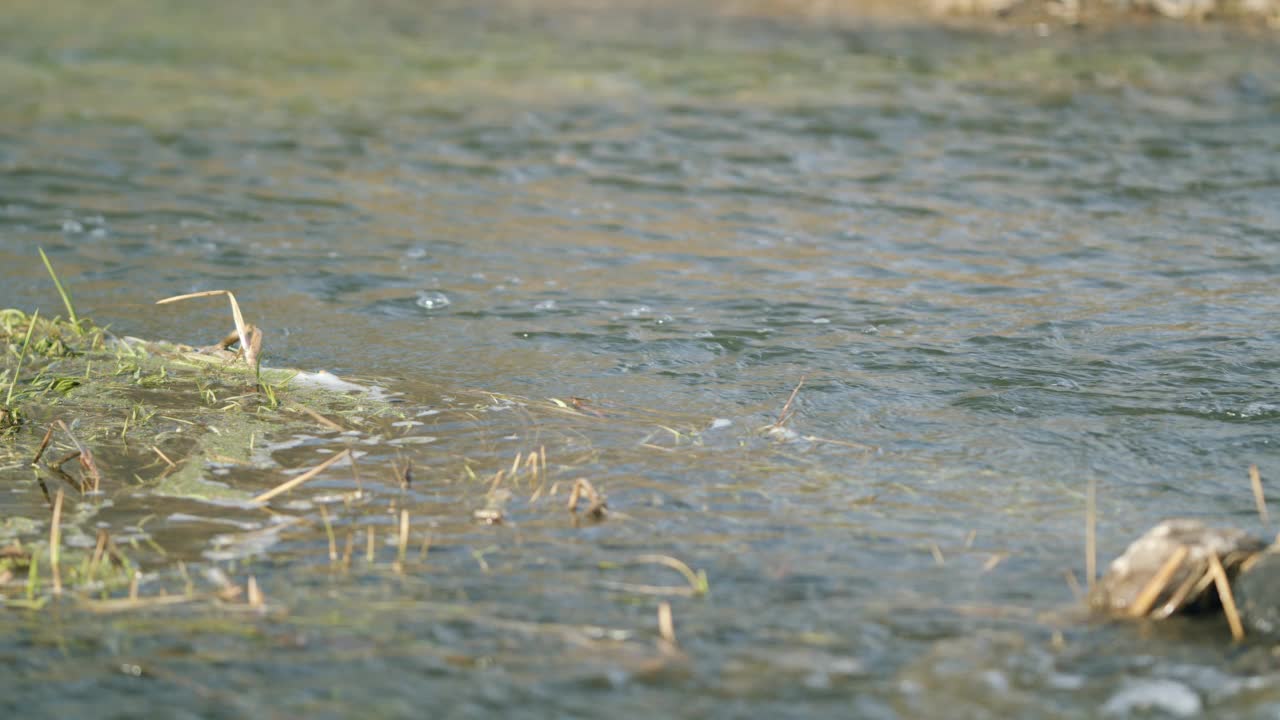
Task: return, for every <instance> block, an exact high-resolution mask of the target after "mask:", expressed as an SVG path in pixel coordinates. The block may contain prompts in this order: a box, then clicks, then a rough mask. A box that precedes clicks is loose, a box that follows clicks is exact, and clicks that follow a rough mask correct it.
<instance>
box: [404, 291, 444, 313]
mask: <svg viewBox="0 0 1280 720" xmlns="http://www.w3.org/2000/svg"><path fill="white" fill-rule="evenodd" d="M413 304H414V305H417V306H418V307H420V308H423V309H424V310H440V309H441V308H446V307H448V306H449V305H451V304H452V303H451V302H450V300H449V297H448V296H447V295H445V294H444V293H442V292H438V291H435V290H419V291H418V299H417V300H415V301H414V303H413Z"/></svg>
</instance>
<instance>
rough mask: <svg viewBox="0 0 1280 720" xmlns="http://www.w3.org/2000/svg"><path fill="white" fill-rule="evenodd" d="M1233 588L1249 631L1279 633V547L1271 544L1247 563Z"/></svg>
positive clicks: (1241, 617)
mask: <svg viewBox="0 0 1280 720" xmlns="http://www.w3.org/2000/svg"><path fill="white" fill-rule="evenodd" d="M1232 591H1233V592H1234V593H1235V596H1236V605H1237V606H1238V607H1239V609H1240V619H1241V621H1243V622H1244V625H1245V627H1246V628H1247V629H1248V631H1249V632H1251V633H1257V634H1259V635H1272V636H1274V635H1276V634H1280V547H1277V546H1272V547H1271V548H1268V549H1267V551H1266V552H1264V553H1262V554H1261V555H1258V556H1256V557H1255V558H1254V559H1253V560H1251V561H1250V562H1249V563H1246V565H1245V566H1244V568H1243V571H1242V572H1241V573H1240V577H1239V578H1237V579H1236V582H1235V583H1234V584H1233V585H1232Z"/></svg>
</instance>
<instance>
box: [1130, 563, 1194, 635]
mask: <svg viewBox="0 0 1280 720" xmlns="http://www.w3.org/2000/svg"><path fill="white" fill-rule="evenodd" d="M1190 552H1191V549H1190V548H1188V547H1187V546H1186V545H1179V546H1178V549H1177V550H1175V551H1173V554H1172V555H1170V556H1169V557H1168V558H1167V559H1166V560H1165V561H1164V564H1163V565H1161V566H1160V569H1159V570H1158V571H1157V572H1156V574H1155V575H1153V576H1152V577H1151V580H1149V581H1147V584H1146V585H1145V586H1144V587H1143V588H1142V592H1140V593H1138V597H1137V598H1135V599H1134V601H1133V605H1130V606H1129V616H1130V617H1135V618H1139V617H1145V616H1146V614H1147V612H1148V611H1150V610H1151V606H1152V605H1154V604H1155V602H1156V598H1158V597H1160V593H1162V592H1164V589H1165V587H1167V586H1168V585H1169V580H1171V579H1172V578H1173V574H1174V573H1176V572H1177V571H1178V568H1180V567H1182V561H1183V560H1186V559H1187V555H1188V554H1190Z"/></svg>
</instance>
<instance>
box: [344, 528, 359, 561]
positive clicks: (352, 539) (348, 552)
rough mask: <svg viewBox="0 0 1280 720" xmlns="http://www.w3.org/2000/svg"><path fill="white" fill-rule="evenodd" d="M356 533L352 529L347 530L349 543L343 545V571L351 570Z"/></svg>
mask: <svg viewBox="0 0 1280 720" xmlns="http://www.w3.org/2000/svg"><path fill="white" fill-rule="evenodd" d="M355 540H356V533H355V531H354V530H352V529H351V528H347V541H346V542H345V543H343V545H342V569H343V570H350V569H351V550H352V546H353V545H354V544H355Z"/></svg>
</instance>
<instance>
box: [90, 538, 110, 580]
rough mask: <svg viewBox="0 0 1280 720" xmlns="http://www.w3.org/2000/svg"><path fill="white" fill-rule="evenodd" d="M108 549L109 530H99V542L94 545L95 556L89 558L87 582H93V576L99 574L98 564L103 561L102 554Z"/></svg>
mask: <svg viewBox="0 0 1280 720" xmlns="http://www.w3.org/2000/svg"><path fill="white" fill-rule="evenodd" d="M106 551H107V531H106V530H103V529H99V530H98V542H97V544H95V545H94V546H93V556H92V557H90V558H89V569H88V571H87V572H86V573H85V576H86V577H85V580H86V582H93V578H94V577H95V576H96V575H97V574H98V565H99V564H101V563H102V556H103V554H104V553H105V552H106Z"/></svg>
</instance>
